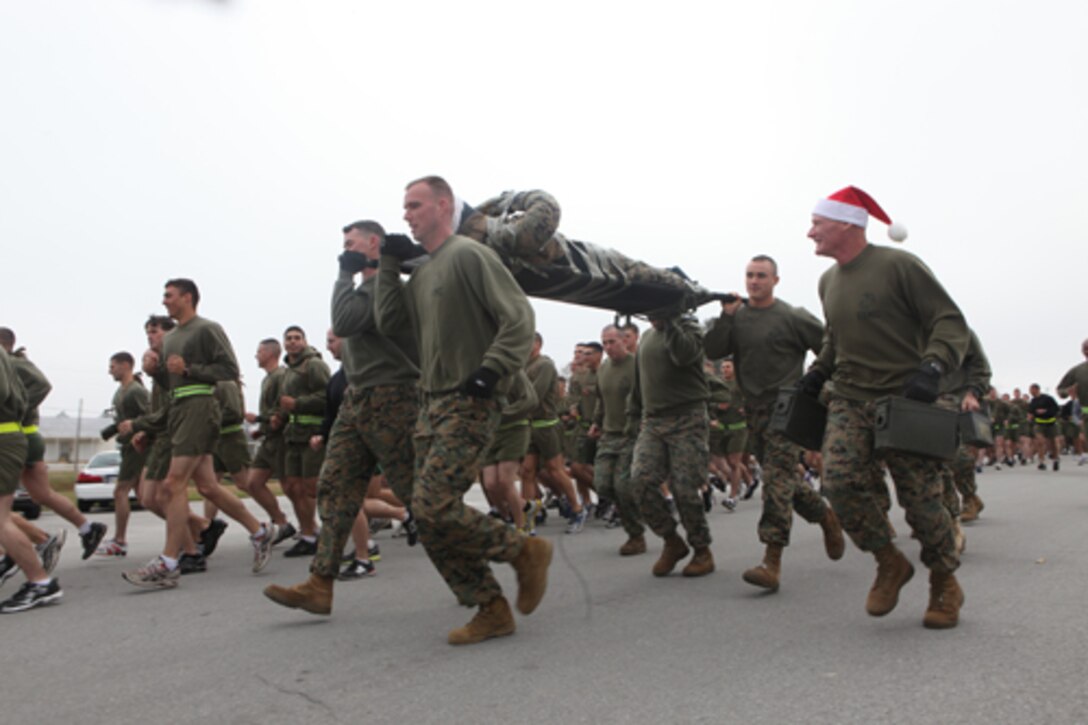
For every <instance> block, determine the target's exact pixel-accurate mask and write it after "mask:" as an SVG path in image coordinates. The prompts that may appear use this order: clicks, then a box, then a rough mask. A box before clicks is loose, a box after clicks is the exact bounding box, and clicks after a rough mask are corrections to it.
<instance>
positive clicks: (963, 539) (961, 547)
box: [952, 518, 967, 554]
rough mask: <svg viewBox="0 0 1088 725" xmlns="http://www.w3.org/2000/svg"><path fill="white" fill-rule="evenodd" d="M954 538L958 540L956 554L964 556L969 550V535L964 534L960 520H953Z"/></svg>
mask: <svg viewBox="0 0 1088 725" xmlns="http://www.w3.org/2000/svg"><path fill="white" fill-rule="evenodd" d="M952 537H953V538H954V539H955V540H956V553H957V554H963V552H964V551H966V550H967V534H965V533H963V527H962V526H960V520H959V519H958V518H955V519H952Z"/></svg>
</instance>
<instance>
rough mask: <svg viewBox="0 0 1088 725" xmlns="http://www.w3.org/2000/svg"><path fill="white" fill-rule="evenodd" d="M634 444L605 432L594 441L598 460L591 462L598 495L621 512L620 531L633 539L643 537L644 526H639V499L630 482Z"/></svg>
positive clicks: (631, 441) (629, 440)
mask: <svg viewBox="0 0 1088 725" xmlns="http://www.w3.org/2000/svg"><path fill="white" fill-rule="evenodd" d="M634 450H635V442H634V440H633V439H632V438H629V437H628V436H625V435H622V434H617V433H604V434H602V435H601V437H600V438H599V439H598V440H597V457H596V458H595V459H594V461H593V486H594V488H596V489H597V494H598V495H599V496H601V497H602V498H607V499H608V500H609V501H612V502H613V503H614V504H616V508H618V509H619V512H620V520H621V521H622V523H623V530H624V531H626V532H627V535H628V536H630V537H632V538H634V537H638V536H642V535H643V534H644V533H645V532H646V527H645V526H643V524H642V515H641V513H640V512H639V503H638V499H637V498H636V497H635V489H634V484H633V483H632V482H631V459H632V457H633V455H634Z"/></svg>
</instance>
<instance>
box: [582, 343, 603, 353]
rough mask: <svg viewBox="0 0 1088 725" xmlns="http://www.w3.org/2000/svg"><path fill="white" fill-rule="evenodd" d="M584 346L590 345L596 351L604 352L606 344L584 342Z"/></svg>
mask: <svg viewBox="0 0 1088 725" xmlns="http://www.w3.org/2000/svg"><path fill="white" fill-rule="evenodd" d="M582 347H588V348H589V349H590V350H593V351H594V352H604V346H603V345H601V343H599V342H583V343H582Z"/></svg>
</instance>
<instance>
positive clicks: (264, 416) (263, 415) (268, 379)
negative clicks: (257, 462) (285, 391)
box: [257, 367, 284, 436]
mask: <svg viewBox="0 0 1088 725" xmlns="http://www.w3.org/2000/svg"><path fill="white" fill-rule="evenodd" d="M283 373H284V368H282V367H278V368H276V369H275V370H273V371H272V372H270V373H265V376H264V380H262V381H261V400H260V403H259V404H258V409H257V422H258V423H260V426H261V428H260V430H261V435H263V436H271V435H283V428H280V429H279V430H272V427H271V426H270V425H269V424H270V423H271V421H272V416H273V415H274V414H275V413H276V412H277V411H278V410H279V408H280V391H281V390H282V388H283Z"/></svg>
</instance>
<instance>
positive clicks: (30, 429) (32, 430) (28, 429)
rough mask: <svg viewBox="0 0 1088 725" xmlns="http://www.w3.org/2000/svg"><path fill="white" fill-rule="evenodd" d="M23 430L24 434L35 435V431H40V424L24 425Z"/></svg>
mask: <svg viewBox="0 0 1088 725" xmlns="http://www.w3.org/2000/svg"><path fill="white" fill-rule="evenodd" d="M22 430H23V435H28V436H32V435H34V434H35V433H37V432H38V426H36V425H27V426H23V429H22Z"/></svg>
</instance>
